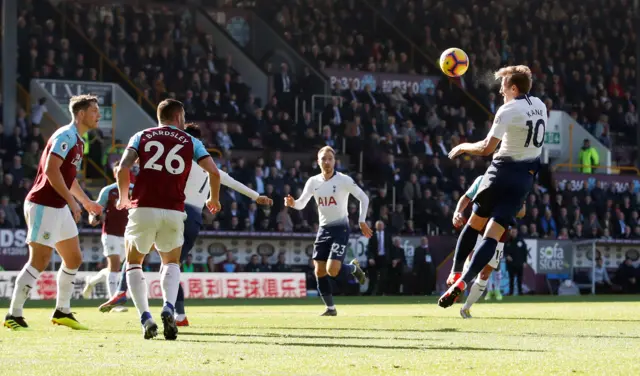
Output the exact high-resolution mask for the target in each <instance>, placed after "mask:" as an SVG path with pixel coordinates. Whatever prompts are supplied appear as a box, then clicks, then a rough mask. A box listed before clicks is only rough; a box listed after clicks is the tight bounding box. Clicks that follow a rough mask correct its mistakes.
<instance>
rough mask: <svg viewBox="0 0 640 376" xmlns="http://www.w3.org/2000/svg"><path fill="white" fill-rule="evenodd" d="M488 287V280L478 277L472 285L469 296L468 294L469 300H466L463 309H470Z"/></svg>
mask: <svg viewBox="0 0 640 376" xmlns="http://www.w3.org/2000/svg"><path fill="white" fill-rule="evenodd" d="M486 288H487V280H484V279H480V278H476V281H475V282H474V283H473V285H472V286H471V289H470V290H469V296H467V301H466V302H464V306H463V307H462V309H469V308H471V306H472V305H473V304H474V303H475V302H477V301H478V299H480V298H481V297H482V293H484V290H485V289H486Z"/></svg>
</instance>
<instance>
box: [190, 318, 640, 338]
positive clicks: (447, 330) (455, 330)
mask: <svg viewBox="0 0 640 376" xmlns="http://www.w3.org/2000/svg"><path fill="white" fill-rule="evenodd" d="M474 320H475V319H474ZM218 329H227V330H245V329H246V330H306V331H311V330H323V331H330V330H338V331H360V330H371V329H366V328H323V327H295V328H294V327H286V326H278V327H273V326H264V327H263V326H233V327H219V328H218ZM373 330H375V331H378V332H391V333H398V332H399V333H402V332H404V333H460V334H479V335H492V336H502V337H522V336H529V337H540V338H594V339H598V338H604V339H640V336H630V335H623V334H621V335H610V334H546V333H502V332H495V331H481V330H461V329H458V328H440V329H394V328H375V329H373ZM180 334H184V335H193V336H198V335H202V336H209V335H211V336H213V335H216V334H210V333H194V332H192V333H180ZM225 335H230V336H232V335H236V334H234V333H225ZM245 335H246V336H254V335H252V334H245ZM278 335H279V334H278V333H267V335H265V337H266V336H272V337H276V336H278ZM255 336H256V337H259V336H261V335H260V334H256V335H255ZM280 336H282V337H285V338H287V337H291V338H325V337H327V338H328V339H331V338H336V336H301V337H294V336H290V335H286V334H281V335H280ZM345 338H346V337H345ZM348 338H354V339H398V340H402V339H405V338H393V337H390V338H389V337H387V338H382V337H364V338H358V337H352V336H349V337H348ZM406 340H420V341H422V340H424V339H422V338H406ZM427 340H429V339H427Z"/></svg>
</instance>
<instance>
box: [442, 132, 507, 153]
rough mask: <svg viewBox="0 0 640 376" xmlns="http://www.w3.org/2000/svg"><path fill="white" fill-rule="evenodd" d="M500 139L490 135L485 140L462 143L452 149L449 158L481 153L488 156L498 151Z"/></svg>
mask: <svg viewBox="0 0 640 376" xmlns="http://www.w3.org/2000/svg"><path fill="white" fill-rule="evenodd" d="M500 141H501V140H500V139H499V138H495V137H491V136H490V135H489V136H487V138H485V139H484V140H481V141H478V142H474V143H472V144H470V143H464V144H460V145H458V146H456V147H455V148H453V149H451V151H450V152H449V158H450V159H453V158H455V157H457V156H459V155H462V154H471V155H479V156H482V157H486V156H488V155H491V154H493V152H494V151H496V148H497V147H498V144H499V143H500Z"/></svg>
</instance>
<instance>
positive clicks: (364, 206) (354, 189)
mask: <svg viewBox="0 0 640 376" xmlns="http://www.w3.org/2000/svg"><path fill="white" fill-rule="evenodd" d="M349 179H350V180H351V182H349V183H347V189H348V190H349V193H351V195H352V196H353V197H355V198H356V199H358V201H360V216H359V218H358V222H359V223H360V231H362V235H364V236H365V237H366V238H370V237H371V235H373V231H372V230H371V229H370V228H369V225H367V212H368V211H369V197H368V196H367V194H366V193H364V191H363V190H362V188H360V187H358V185H357V184H356V183H355V182H354V181H353V180H352V179H351V178H349Z"/></svg>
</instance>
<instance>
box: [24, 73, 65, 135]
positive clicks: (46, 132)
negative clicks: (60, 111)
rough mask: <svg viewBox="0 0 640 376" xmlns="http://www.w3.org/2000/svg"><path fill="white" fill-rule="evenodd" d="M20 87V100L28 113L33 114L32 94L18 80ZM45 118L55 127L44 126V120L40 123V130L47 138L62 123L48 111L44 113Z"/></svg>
mask: <svg viewBox="0 0 640 376" xmlns="http://www.w3.org/2000/svg"><path fill="white" fill-rule="evenodd" d="M16 85H17V89H18V102H19V103H20V104H21V105H22V106H23V108H24V109H25V111H26V112H27V114H29V115H30V114H31V104H32V103H33V101H32V99H31V94H29V92H28V91H27V90H26V89H25V88H24V87H23V86H22V85H21V84H20V83H19V82H18V83H16ZM44 118H45V119H47V123H48V124H51V125H52V126H53V127H51V126H49V127H43V126H42V125H43V124H45V123H44V122H41V123H40V125H41V126H40V132H41V133H42V136H43V137H44V138H45V139H46V138H49V137H50V136H51V135H52V134H53V132H55V131H56V129H58V128H60V124H58V122H56V121H55V119H54V118H53V116H51V115H50V114H49V113H48V112H45V113H44Z"/></svg>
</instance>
